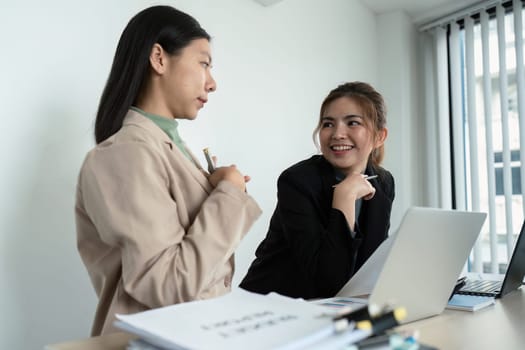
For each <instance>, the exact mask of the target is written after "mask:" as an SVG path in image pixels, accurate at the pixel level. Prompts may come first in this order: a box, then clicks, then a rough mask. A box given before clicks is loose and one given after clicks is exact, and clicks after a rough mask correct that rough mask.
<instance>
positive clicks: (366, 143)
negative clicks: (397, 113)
mask: <svg viewBox="0 0 525 350" xmlns="http://www.w3.org/2000/svg"><path fill="white" fill-rule="evenodd" d="M365 118H366V117H365V115H364V114H363V110H362V108H361V107H360V106H359V105H358V104H357V103H356V102H355V101H354V100H353V99H351V98H349V97H340V98H338V99H336V100H334V101H332V102H331V103H330V104H329V105H328V106H327V107H326V109H325V111H324V113H323V115H322V117H321V125H320V129H319V144H320V146H321V153H322V154H323V156H324V158H325V159H326V160H327V161H328V162H329V163H330V164H332V166H334V167H335V168H337V169H339V170H341V171H342V172H343V173H344V174H346V175H348V174H351V173H362V172H363V171H364V170H365V168H366V164H367V162H368V157H369V155H370V153H371V152H372V150H373V149H374V148H375V147H378V146H379V145H378V144H377V143H376V142H374V137H373V134H372V130H371V129H370V127H369V126H368V125H367V121H366V119H365Z"/></svg>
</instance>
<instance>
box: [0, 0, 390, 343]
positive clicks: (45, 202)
mask: <svg viewBox="0 0 525 350" xmlns="http://www.w3.org/2000/svg"><path fill="white" fill-rule="evenodd" d="M167 3H169V4H172V5H175V6H177V7H179V8H180V9H182V10H185V11H188V12H189V13H191V14H192V15H194V16H195V17H196V18H197V19H198V20H199V21H200V22H201V24H202V25H203V26H204V27H205V28H206V29H207V30H208V31H209V32H210V33H211V34H212V35H213V36H214V39H213V49H214V61H215V68H214V70H213V72H214V74H215V77H216V80H217V82H218V91H217V92H216V93H215V94H213V95H212V96H211V99H210V102H209V103H208V105H207V106H206V108H205V110H204V111H203V112H202V113H201V114H200V115H199V118H198V120H197V121H195V122H191V123H183V124H182V125H181V134H182V135H183V137H184V138H185V139H186V140H187V142H188V143H189V145H190V146H191V147H192V149H193V150H194V151H195V153H198V154H200V150H201V149H202V148H203V147H205V146H209V147H210V149H211V151H212V152H213V153H214V154H216V155H217V156H218V157H219V161H220V162H222V163H224V164H229V163H236V164H237V165H238V166H239V168H240V169H241V170H243V171H244V172H246V173H247V174H249V175H251V176H252V178H253V180H252V182H251V183H250V184H249V191H250V193H251V194H252V195H253V196H254V197H255V198H256V199H257V201H258V202H259V203H260V205H261V206H262V208H263V210H264V214H263V216H262V217H261V219H260V220H259V221H258V222H257V224H256V225H255V226H254V227H253V229H252V230H251V232H250V233H249V234H248V236H247V238H246V239H245V241H244V242H243V243H242V245H241V246H240V248H239V250H238V254H237V266H238V272H237V275H236V276H235V282H236V283H237V282H239V280H240V278H242V276H243V275H244V273H245V271H246V269H247V267H248V265H249V263H250V262H251V260H252V257H253V251H254V249H255V247H256V246H257V244H258V243H259V242H260V240H261V239H262V238H263V236H264V235H265V233H266V228H267V225H268V221H269V217H270V215H271V213H272V211H273V209H274V205H275V192H276V190H275V183H276V178H277V176H278V174H279V173H280V172H281V171H282V170H283V169H284V168H286V167H287V166H289V165H290V164H292V163H294V162H296V161H298V160H301V159H303V158H305V157H308V156H309V155H311V154H312V153H314V152H315V148H314V146H313V144H312V141H311V137H310V135H311V131H312V129H313V128H314V126H315V123H316V118H317V113H318V110H319V105H320V103H321V101H322V99H323V97H324V96H325V95H326V94H327V92H328V91H329V90H330V89H331V88H333V87H335V85H337V84H339V83H341V82H343V81H347V80H364V81H369V82H371V83H372V84H377V83H378V69H377V63H378V59H377V56H378V55H377V40H378V35H377V33H376V22H375V17H374V15H373V14H372V13H371V12H370V11H369V10H368V9H366V8H364V7H363V6H362V5H361V3H360V2H358V1H357V0H323V1H319V0H286V1H283V2H280V3H278V4H276V5H274V6H271V7H262V6H261V5H259V4H257V3H256V2H254V1H251V0H221V1H217V0H200V1H198V0H180V1H171V2H167ZM150 4H153V2H151V1H147V0H142V1H139V0H134V1H131V0H119V1H103V0H91V1H84V2H73V1H67V0H50V1H46V2H42V1H36V0H26V1H22V2H17V1H7V0H6V1H2V2H1V3H0V42H1V43H2V54H1V55H0V67H1V74H0V101H1V107H0V108H1V110H2V115H3V123H2V137H1V138H0V159H1V162H0V286H1V287H0V310H2V312H1V313H0V314H1V316H0V348H1V349H38V348H41V347H42V346H43V345H44V344H47V343H54V342H59V341H64V340H68V339H75V338H79V337H86V336H88V334H89V329H90V325H91V321H92V316H93V312H94V308H95V304H96V297H95V295H94V293H93V290H92V287H91V285H90V283H89V280H88V276H87V273H86V271H85V270H84V267H83V266H82V264H81V261H80V258H79V257H78V254H77V251H76V242H75V227H74V218H73V203H74V190H75V184H76V176H77V172H78V169H79V166H80V164H81V161H82V159H83V157H84V155H85V153H86V152H87V150H88V149H89V148H91V147H92V146H93V141H92V138H93V137H92V125H93V118H94V114H95V110H96V108H97V102H98V98H99V96H100V94H101V91H102V88H103V85H104V83H105V80H106V77H107V73H108V71H109V67H110V63H111V59H112V56H113V53H114V50H115V47H116V43H117V40H118V37H119V36H120V33H121V31H122V29H123V28H124V26H125V24H126V23H127V21H128V20H129V18H130V17H131V16H132V15H133V14H135V13H136V12H138V11H139V10H140V9H142V8H144V7H145V6H147V5H150ZM388 156H389V157H392V158H393V157H394V156H395V155H394V154H391V153H389V155H388ZM392 164H395V162H392ZM398 198H400V197H399V195H398Z"/></svg>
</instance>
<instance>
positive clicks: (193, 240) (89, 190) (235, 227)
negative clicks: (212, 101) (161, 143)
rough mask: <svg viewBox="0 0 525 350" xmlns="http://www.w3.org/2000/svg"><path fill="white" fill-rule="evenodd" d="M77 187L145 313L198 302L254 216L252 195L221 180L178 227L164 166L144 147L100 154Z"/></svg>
mask: <svg viewBox="0 0 525 350" xmlns="http://www.w3.org/2000/svg"><path fill="white" fill-rule="evenodd" d="M95 160H96V161H95ZM81 184H82V188H83V197H84V205H85V209H86V211H87V213H88V214H89V216H90V218H91V220H92V221H93V223H94V225H95V226H96V227H97V231H98V232H99V234H100V237H101V239H102V240H103V241H104V242H105V243H107V244H109V245H111V246H117V247H118V248H119V249H120V251H121V256H122V280H123V287H124V289H125V291H126V292H127V293H128V294H129V295H131V296H132V297H133V298H135V299H136V300H137V301H139V302H140V303H142V304H143V305H146V306H147V307H149V308H155V307H160V306H165V305H169V304H173V303H179V302H185V301H190V300H194V299H200V298H202V297H203V293H205V292H206V290H207V289H209V288H210V286H213V284H214V283H219V281H215V280H214V275H215V272H216V271H217V269H218V268H220V267H221V266H224V264H226V263H227V262H228V260H229V259H230V258H231V257H232V255H233V253H234V249H235V248H236V247H237V245H238V244H239V242H240V240H241V238H242V237H243V236H244V235H245V234H246V232H247V231H248V230H249V228H250V226H251V225H252V223H253V222H254V221H255V220H256V218H257V217H258V216H259V215H260V209H259V207H258V205H257V204H256V203H255V201H254V200H253V199H252V198H251V197H250V196H248V195H247V194H246V193H244V192H243V191H241V190H239V189H237V188H236V187H235V186H234V185H233V184H230V183H228V182H226V181H223V182H221V183H219V185H218V186H217V187H216V188H215V189H214V190H213V192H212V193H211V194H210V195H209V197H208V198H207V199H206V200H205V201H204V202H203V204H202V207H201V208H200V211H199V212H198V214H197V216H196V217H195V219H194V221H193V222H192V224H191V226H190V227H189V228H184V227H183V226H182V225H181V223H180V221H179V219H178V214H177V206H178V205H180V203H177V202H176V201H175V200H174V198H172V195H171V194H170V191H169V179H168V175H167V169H166V165H165V164H164V163H163V160H162V158H161V156H160V154H159V153H158V152H156V151H154V150H153V149H152V148H151V147H150V146H148V145H147V144H142V143H131V144H129V143H128V144H126V145H114V146H113V147H112V150H111V152H106V151H105V150H104V149H102V150H98V151H97V153H96V154H95V155H94V156H93V157H92V158H91V159H88V160H87V161H86V165H85V166H84V168H83V172H82V173H81ZM223 279H224V276H223ZM220 283H224V280H222V281H220Z"/></svg>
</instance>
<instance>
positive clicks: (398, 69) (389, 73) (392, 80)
mask: <svg viewBox="0 0 525 350" xmlns="http://www.w3.org/2000/svg"><path fill="white" fill-rule="evenodd" d="M376 20H377V34H378V41H377V44H378V47H379V55H378V62H377V63H378V76H379V82H378V89H379V90H380V91H381V92H382V93H383V96H384V98H385V101H386V104H387V107H388V121H387V124H388V129H389V136H388V139H387V143H386V146H385V148H386V156H385V161H384V165H385V167H386V168H387V169H389V170H390V171H391V172H392V174H393V175H394V178H395V182H396V198H395V201H394V207H393V209H392V228H394V229H395V228H397V227H398V226H399V223H400V221H401V219H402V217H403V215H404V213H405V211H406V210H407V209H408V208H409V207H410V206H413V205H419V206H422V205H425V195H424V194H425V193H426V192H425V191H423V190H422V188H423V187H422V186H423V183H424V179H425V174H424V172H423V169H424V164H426V163H425V160H424V155H425V152H424V149H425V134H424V130H425V127H424V120H425V118H424V116H423V114H422V113H421V109H422V104H421V98H419V91H420V90H421V84H422V80H421V79H420V77H421V76H420V74H419V65H418V64H419V63H420V62H419V61H418V59H417V57H418V45H417V44H418V35H419V34H418V32H417V29H416V27H415V25H414V24H413V23H412V19H411V18H410V17H409V16H408V15H407V14H406V13H404V12H403V11H393V12H389V13H385V14H381V15H378V16H377V18H376ZM430 185H432V184H427V186H430Z"/></svg>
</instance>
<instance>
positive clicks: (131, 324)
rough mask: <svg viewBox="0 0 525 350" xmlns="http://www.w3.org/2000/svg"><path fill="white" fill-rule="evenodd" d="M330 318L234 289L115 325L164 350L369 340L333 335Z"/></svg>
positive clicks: (319, 310)
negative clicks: (210, 297)
mask: <svg viewBox="0 0 525 350" xmlns="http://www.w3.org/2000/svg"><path fill="white" fill-rule="evenodd" d="M333 316H334V312H333V311H332V310H330V309H328V308H326V307H323V306H320V305H315V304H312V303H308V302H306V301H304V300H302V299H292V298H288V297H284V296H281V295H278V294H274V293H271V294H269V295H260V294H255V293H250V292H246V291H244V290H242V289H236V290H234V291H232V292H231V293H229V294H227V295H224V296H222V297H218V298H214V299H208V300H201V301H194V302H189V303H183V304H177V305H172V306H168V307H164V308H159V309H154V310H149V311H145V312H141V313H137V314H132V315H117V319H118V321H117V322H116V323H115V324H116V326H117V327H119V328H121V329H123V330H125V331H128V332H131V333H133V334H136V335H138V336H139V337H140V338H141V339H142V340H144V341H146V342H147V343H150V344H153V345H155V346H157V347H160V348H165V349H217V350H220V349H225V350H226V349H227V350H235V349H305V348H309V347H310V346H314V345H317V344H323V345H324V344H327V343H326V341H327V340H330V341H329V342H328V343H332V342H335V343H337V344H338V345H339V344H341V343H343V344H348V343H351V342H355V341H358V340H361V339H363V338H365V337H367V336H369V335H370V333H369V332H368V333H366V332H363V331H361V330H349V331H347V332H343V333H340V334H337V335H336V334H335V333H334V327H333V323H332V317H333ZM335 343H333V344H334V345H336V344H335ZM334 348H335V347H334Z"/></svg>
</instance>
